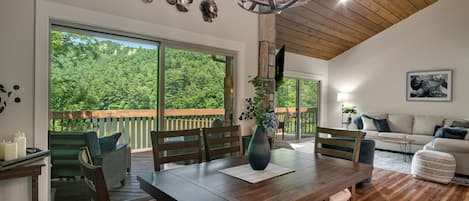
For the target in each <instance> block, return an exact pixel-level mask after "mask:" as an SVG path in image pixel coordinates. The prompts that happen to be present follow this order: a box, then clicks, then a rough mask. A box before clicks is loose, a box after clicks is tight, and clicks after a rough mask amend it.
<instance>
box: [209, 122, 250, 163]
mask: <svg viewBox="0 0 469 201" xmlns="http://www.w3.org/2000/svg"><path fill="white" fill-rule="evenodd" d="M202 132H203V135H204V146H205V159H206V160H207V161H211V160H214V159H218V158H222V157H224V156H226V155H228V154H229V155H230V156H233V155H234V154H236V153H238V155H239V156H240V155H242V153H243V151H242V141H241V132H240V127H239V126H228V127H218V128H204V129H202Z"/></svg>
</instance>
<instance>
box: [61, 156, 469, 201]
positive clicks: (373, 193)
mask: <svg viewBox="0 0 469 201" xmlns="http://www.w3.org/2000/svg"><path fill="white" fill-rule="evenodd" d="M151 154H152V153H151V152H142V153H133V154H132V170H131V174H130V175H128V176H127V180H126V185H125V186H123V187H119V188H115V189H113V190H111V191H110V196H111V200H113V201H121V200H136V199H138V198H142V197H146V196H148V195H147V194H146V193H144V192H142V191H141V190H140V188H139V183H138V182H137V175H138V174H139V173H141V172H145V171H152V170H153V159H152V155H151ZM52 186H53V187H55V188H57V192H56V195H57V196H56V199H55V200H56V201H83V200H86V190H85V189H84V188H83V186H82V185H81V184H79V183H71V182H66V183H64V182H60V183H54V182H53V183H52ZM357 198H358V199H357V200H358V201H401V200H403V201H407V200H409V201H411V200H412V201H432V200H434V201H465V200H467V201H469V187H465V186H460V185H454V184H450V185H442V184H436V183H432V182H428V181H423V180H418V179H414V178H412V176H410V175H407V174H402V173H398V172H392V171H388V170H383V169H378V168H375V169H374V171H373V180H372V183H371V184H366V185H363V186H361V187H359V188H357ZM141 200H142V201H144V200H145V201H146V200H148V199H141Z"/></svg>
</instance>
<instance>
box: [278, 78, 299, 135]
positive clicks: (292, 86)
mask: <svg viewBox="0 0 469 201" xmlns="http://www.w3.org/2000/svg"><path fill="white" fill-rule="evenodd" d="M283 81H284V83H283V84H282V86H280V87H279V89H278V90H277V91H276V93H275V107H276V113H277V115H278V117H279V121H280V122H284V125H285V130H284V131H283V132H284V135H285V136H286V137H285V138H283V137H282V139H294V138H296V134H297V133H298V132H297V130H298V129H297V123H296V122H297V121H296V119H297V118H296V116H297V115H296V108H297V107H296V99H297V92H296V89H297V80H296V79H291V78H284V79H283ZM281 134H282V133H277V135H281Z"/></svg>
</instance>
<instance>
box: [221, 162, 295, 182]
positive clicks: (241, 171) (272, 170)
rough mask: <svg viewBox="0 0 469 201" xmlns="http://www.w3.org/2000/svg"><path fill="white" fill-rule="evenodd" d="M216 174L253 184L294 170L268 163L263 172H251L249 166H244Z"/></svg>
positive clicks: (223, 170)
mask: <svg viewBox="0 0 469 201" xmlns="http://www.w3.org/2000/svg"><path fill="white" fill-rule="evenodd" d="M218 172H221V173H223V174H226V175H229V176H232V177H236V178H238V179H241V180H243V181H247V182H249V183H252V184H255V183H258V182H261V181H265V180H267V179H270V178H274V177H278V176H281V175H285V174H288V173H291V172H295V170H294V169H291V168H286V167H281V166H278V165H275V164H272V163H269V165H268V166H267V168H266V169H265V170H253V169H252V168H251V166H250V165H249V164H246V165H240V166H236V167H231V168H226V169H222V170H218Z"/></svg>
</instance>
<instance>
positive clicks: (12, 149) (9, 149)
mask: <svg viewBox="0 0 469 201" xmlns="http://www.w3.org/2000/svg"><path fill="white" fill-rule="evenodd" d="M4 146H5V150H4V153H3V154H4V156H5V161H9V160H14V159H17V158H18V154H17V146H16V142H6V143H5V144H4Z"/></svg>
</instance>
